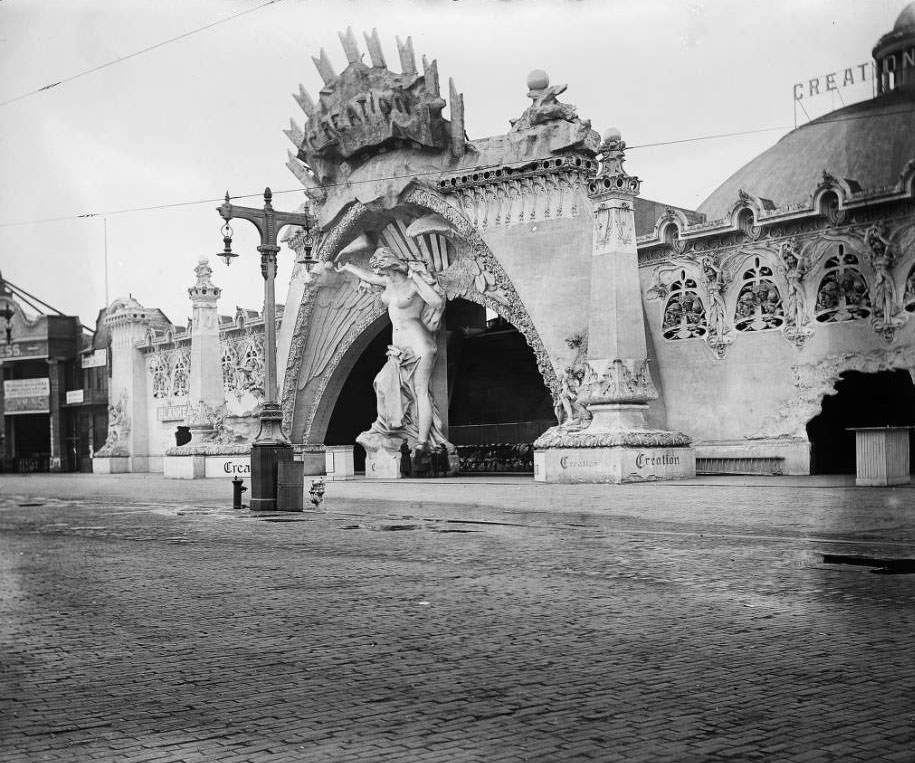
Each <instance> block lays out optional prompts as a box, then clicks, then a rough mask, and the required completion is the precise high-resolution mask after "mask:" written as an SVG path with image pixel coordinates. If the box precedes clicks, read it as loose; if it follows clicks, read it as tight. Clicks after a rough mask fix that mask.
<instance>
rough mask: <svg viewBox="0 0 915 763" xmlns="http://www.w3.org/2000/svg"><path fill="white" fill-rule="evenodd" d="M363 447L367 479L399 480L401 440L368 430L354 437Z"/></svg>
mask: <svg viewBox="0 0 915 763" xmlns="http://www.w3.org/2000/svg"><path fill="white" fill-rule="evenodd" d="M356 442H357V443H359V444H360V445H361V446H362V447H363V448H365V476H366V477H367V478H369V479H384V480H399V479H400V477H401V474H400V445H401V442H402V440H401V439H399V438H397V439H395V438H393V437H385V436H384V435H382V434H379V433H378V432H373V431H371V430H369V431H368V432H363V433H362V434H360V435H359V436H358V437H357V438H356Z"/></svg>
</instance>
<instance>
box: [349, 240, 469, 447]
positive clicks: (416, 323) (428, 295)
mask: <svg viewBox="0 0 915 763" xmlns="http://www.w3.org/2000/svg"><path fill="white" fill-rule="evenodd" d="M369 264H370V266H371V268H372V270H371V271H368V270H365V269H363V268H360V267H358V266H356V265H353V264H352V263H349V262H347V263H342V264H339V265H337V266H336V270H337V272H339V273H344V272H345V273H350V274H352V275H354V276H356V277H357V278H359V279H360V281H362V282H363V283H364V284H367V285H368V286H369V287H374V288H377V289H380V290H381V301H382V302H383V303H384V304H385V305H386V306H387V308H388V315H389V316H390V318H391V325H392V328H393V334H392V338H391V341H392V344H391V345H390V346H389V347H388V359H387V362H386V363H385V364H384V366H383V367H382V369H381V371H380V372H379V373H378V375H377V376H376V377H375V382H374V387H375V395H376V399H377V414H378V418H376V419H375V422H374V423H373V424H372V426H371V428H370V429H369V430H368V431H367V432H363V433H362V434H360V435H359V437H357V438H356V442H358V443H359V444H360V445H362V446H363V447H364V448H365V449H366V451H367V452H369V451H377V450H379V449H384V450H388V451H391V452H400V446H401V444H402V443H403V441H404V440H406V441H407V443H408V445H409V446H410V447H411V448H412V449H413V451H414V452H416V451H420V452H425V451H430V450H431V449H434V448H438V447H439V446H441V445H445V446H446V448H447V449H448V451H449V453H450V452H452V451H454V446H452V445H451V443H449V442H448V441H447V440H446V439H445V436H444V434H443V433H442V425H441V419H440V417H439V414H438V410H437V408H436V405H435V401H434V399H433V397H432V392H431V382H432V371H433V369H434V368H435V356H436V343H435V335H436V332H437V331H438V329H439V325H440V323H441V319H442V314H443V313H444V310H445V296H444V293H443V291H442V289H441V287H440V286H439V284H438V283H437V281H436V279H435V276H434V275H432V274H431V273H429V272H428V271H427V269H426V266H425V264H424V263H422V262H419V261H409V262H408V261H404V260H402V259H401V258H400V257H398V256H397V255H396V254H395V253H394V252H393V251H391V250H390V249H388V248H386V247H379V248H378V249H376V250H375V253H374V254H373V255H372V258H371V260H369Z"/></svg>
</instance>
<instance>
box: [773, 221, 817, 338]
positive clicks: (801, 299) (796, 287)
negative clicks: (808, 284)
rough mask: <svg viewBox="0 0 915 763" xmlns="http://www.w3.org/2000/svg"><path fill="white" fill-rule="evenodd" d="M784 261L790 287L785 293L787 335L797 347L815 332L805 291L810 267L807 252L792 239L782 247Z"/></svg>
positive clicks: (786, 278) (781, 252)
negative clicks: (803, 252)
mask: <svg viewBox="0 0 915 763" xmlns="http://www.w3.org/2000/svg"><path fill="white" fill-rule="evenodd" d="M780 254H781V259H782V262H783V263H784V266H785V271H784V272H785V280H786V281H787V283H788V289H787V291H786V293H785V327H784V332H785V336H786V337H787V338H788V340H789V341H791V342H793V343H794V344H795V345H796V346H797V347H799V348H800V347H803V345H804V342H805V341H806V340H807V338H808V337H809V336H810V335H811V334H812V333H813V331H812V330H811V329H810V328H809V324H810V314H809V310H808V309H807V295H806V294H805V292H804V276H805V275H807V271H808V270H809V269H810V263H809V262H808V258H807V255H806V254H802V253H801V252H800V250H799V249H798V245H797V242H796V241H795V240H794V239H790V240H788V241H785V242H784V243H782V245H781V248H780Z"/></svg>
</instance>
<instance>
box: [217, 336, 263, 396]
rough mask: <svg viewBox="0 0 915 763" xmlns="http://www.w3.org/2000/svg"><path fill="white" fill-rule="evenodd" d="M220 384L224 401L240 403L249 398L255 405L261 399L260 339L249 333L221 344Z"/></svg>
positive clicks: (261, 354) (228, 337)
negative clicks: (246, 397)
mask: <svg viewBox="0 0 915 763" xmlns="http://www.w3.org/2000/svg"><path fill="white" fill-rule="evenodd" d="M220 349H221V351H222V352H221V359H222V383H223V387H224V388H225V391H226V397H227V398H229V397H234V398H235V399H236V400H238V399H240V398H241V397H243V396H244V395H246V394H251V395H253V396H254V397H255V398H256V399H257V401H258V402H260V401H262V400H263V397H264V364H265V359H264V337H263V334H262V333H260V332H256V333H255V332H254V331H251V330H250V329H247V330H245V331H244V332H243V333H240V334H239V333H232V334H229V335H226V336H224V337H223V339H222V341H221V348H220Z"/></svg>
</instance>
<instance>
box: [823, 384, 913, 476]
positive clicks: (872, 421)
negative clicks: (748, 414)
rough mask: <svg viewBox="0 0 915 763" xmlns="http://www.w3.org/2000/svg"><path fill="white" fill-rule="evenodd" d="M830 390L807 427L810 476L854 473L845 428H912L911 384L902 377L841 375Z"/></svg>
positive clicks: (852, 447) (849, 437)
mask: <svg viewBox="0 0 915 763" xmlns="http://www.w3.org/2000/svg"><path fill="white" fill-rule="evenodd" d="M835 386H836V393H835V394H834V395H827V396H826V397H824V398H823V404H822V408H821V410H820V413H819V414H817V415H816V416H814V417H813V418H812V419H811V420H810V421H809V422H808V423H807V437H808V438H809V440H810V445H811V448H810V473H811V474H854V473H855V433H854V432H852V431H849V428H850V427H879V426H911V425H915V384H913V383H912V376H911V374H909V372H908V371H903V370H898V371H879V372H877V373H863V372H860V371H846V372H844V373H843V374H841V378H840V379H839V381H838V382H837V383H836V385H835ZM910 437H911V433H910Z"/></svg>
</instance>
